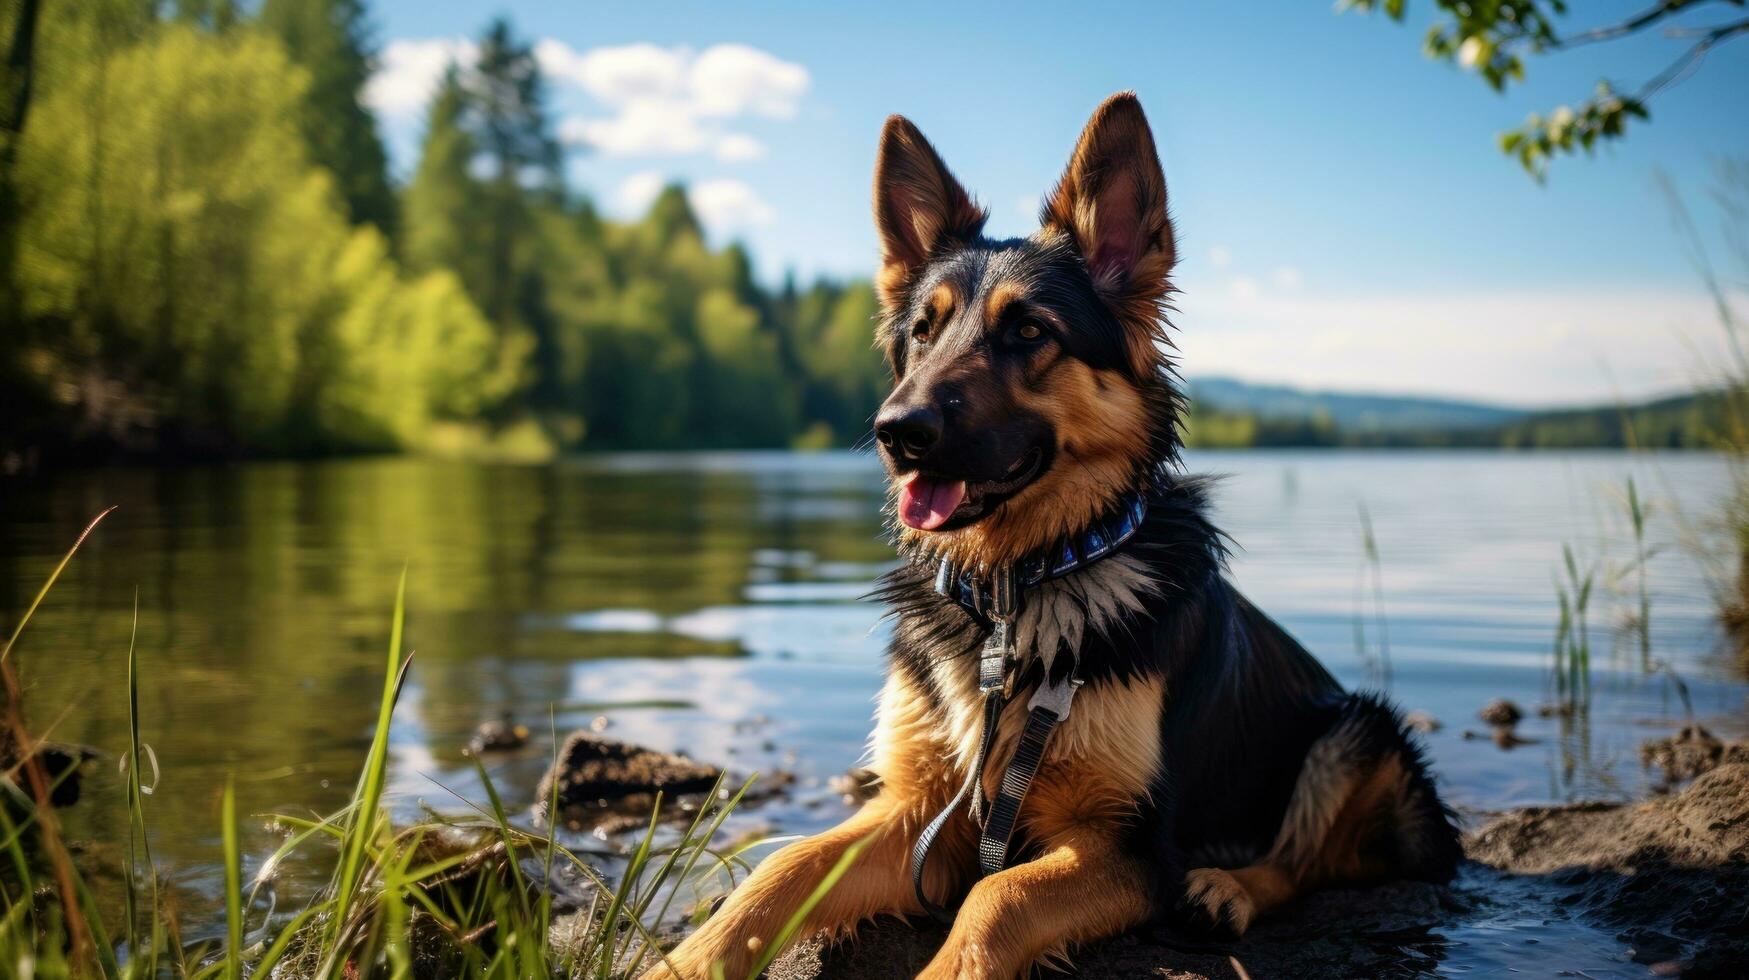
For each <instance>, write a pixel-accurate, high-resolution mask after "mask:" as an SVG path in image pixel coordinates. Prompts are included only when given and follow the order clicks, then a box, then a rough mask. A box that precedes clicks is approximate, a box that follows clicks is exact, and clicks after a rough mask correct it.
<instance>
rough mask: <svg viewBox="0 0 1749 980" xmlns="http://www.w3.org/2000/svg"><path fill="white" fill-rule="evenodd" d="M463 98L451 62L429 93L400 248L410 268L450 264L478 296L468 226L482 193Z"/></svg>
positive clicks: (480, 276) (481, 280) (478, 272)
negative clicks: (473, 171) (474, 173)
mask: <svg viewBox="0 0 1749 980" xmlns="http://www.w3.org/2000/svg"><path fill="white" fill-rule="evenodd" d="M466 102H467V93H466V92H465V91H464V90H463V89H462V84H461V71H460V69H459V68H458V67H457V66H455V65H453V64H452V65H450V66H449V68H448V70H447V71H445V72H444V75H443V80H442V82H440V83H439V84H438V87H437V92H436V94H435V95H433V96H432V99H431V108H430V110H429V111H428V113H427V115H426V122H425V141H424V143H423V145H422V147H421V149H420V153H419V168H418V169H417V170H416V171H414V174H413V182H412V183H411V184H409V185H408V186H407V193H406V199H405V201H404V204H403V207H404V212H405V213H404V215H403V219H404V227H403V239H404V241H403V248H402V251H403V253H404V254H405V255H406V257H407V266H408V268H410V269H412V270H414V271H416V272H430V271H433V270H437V269H449V270H452V271H453V272H455V273H456V274H457V275H459V276H461V279H462V282H463V283H464V284H465V285H466V287H467V289H468V292H469V293H470V294H473V295H476V296H478V295H484V291H485V285H486V284H485V275H484V270H483V268H482V267H480V264H479V263H478V262H477V261H475V260H476V258H477V253H476V252H475V251H474V250H473V248H472V247H471V244H472V243H471V242H470V241H469V230H470V228H472V227H473V226H474V225H475V223H476V222H477V221H478V220H479V219H480V216H481V200H480V199H481V194H480V191H479V188H478V186H477V184H476V182H475V181H474V178H473V176H472V174H471V173H470V172H469V168H470V167H471V166H472V164H473V159H474V153H475V146H474V141H473V138H472V137H471V136H469V135H468V133H467V132H466V131H465V130H463V129H462V115H463V113H464V111H465V108H466Z"/></svg>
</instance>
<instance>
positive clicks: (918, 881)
mask: <svg viewBox="0 0 1749 980" xmlns="http://www.w3.org/2000/svg"><path fill="white" fill-rule="evenodd" d="M1006 700H1007V699H1006V698H1004V697H1003V696H1002V692H1001V691H1000V690H997V691H995V692H994V693H991V694H986V695H985V696H984V736H983V738H982V740H980V742H979V743H978V756H977V758H976V759H975V760H974V761H973V763H972V771H971V772H969V773H967V774H966V781H965V785H963V786H961V787H960V791H959V792H958V793H955V794H954V798H953V799H951V800H949V801H948V803H947V806H944V807H942V808H941V812H940V813H938V814H936V815H935V819H934V820H931V821H929V826H927V827H924V828H923V833H921V834H919V835H918V837H917V843H916V844H915V845H913V846H912V848H911V888H912V890H913V891H915V892H916V893H917V902H918V904H920V905H922V906H923V911H925V912H928V913H929V917H930V918H932V919H934V920H935V921H937V922H941V923H944V924H946V923H952V922H953V913H952V912H950V911H948V910H947V909H945V908H943V907H941V906H940V905H937V904H935V903H934V902H933V901H930V899H929V893H928V892H927V891H925V890H924V888H923V870H924V868H925V866H927V865H928V863H929V849H930V848H932V847H934V846H935V839H936V838H937V837H939V836H941V828H943V827H945V826H947V822H948V820H950V819H952V817H953V815H954V814H955V813H956V812H958V811H959V808H960V806H961V805H962V804H964V803H965V802H966V798H967V797H970V796H972V795H973V794H974V793H977V795H979V796H981V795H982V788H981V786H980V785H979V784H980V783H981V782H982V781H983V777H984V760H985V759H986V758H987V757H988V756H989V754H990V743H991V742H994V741H995V740H996V724H997V722H998V720H999V719H1000V718H1001V717H1002V706H1003V704H1004V703H1006ZM977 808H978V806H977V803H976V802H975V801H974V803H973V805H972V809H973V810H974V811H976V810H977ZM973 819H974V820H975V819H976V815H975V813H974V816H973Z"/></svg>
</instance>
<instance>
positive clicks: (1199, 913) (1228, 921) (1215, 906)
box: [1182, 868, 1257, 936]
mask: <svg viewBox="0 0 1749 980" xmlns="http://www.w3.org/2000/svg"><path fill="white" fill-rule="evenodd" d="M1182 906H1183V907H1184V908H1185V909H1187V910H1189V912H1190V916H1191V918H1192V919H1193V920H1200V924H1202V925H1203V926H1205V927H1208V928H1211V929H1215V930H1217V931H1219V930H1226V931H1228V932H1231V933H1232V934H1233V935H1234V936H1243V935H1244V934H1245V930H1246V929H1249V928H1251V920H1252V919H1254V918H1256V917H1257V903H1256V902H1255V901H1254V900H1252V898H1251V893H1250V892H1248V891H1246V890H1245V886H1244V885H1241V884H1239V881H1238V879H1237V878H1234V877H1233V876H1232V875H1230V874H1228V873H1227V872H1225V871H1222V870H1221V869H1220V868H1198V869H1196V870H1195V871H1192V872H1190V873H1189V874H1187V875H1185V876H1184V899H1183V901H1182Z"/></svg>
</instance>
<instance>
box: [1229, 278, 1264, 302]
mask: <svg viewBox="0 0 1749 980" xmlns="http://www.w3.org/2000/svg"><path fill="white" fill-rule="evenodd" d="M1227 292H1229V293H1231V294H1232V296H1233V299H1234V300H1235V301H1237V302H1240V303H1254V302H1256V301H1257V298H1258V297H1259V296H1261V295H1262V294H1263V288H1262V287H1261V286H1258V285H1257V280H1255V279H1253V278H1251V277H1250V276H1234V277H1233V278H1231V279H1229V280H1227Z"/></svg>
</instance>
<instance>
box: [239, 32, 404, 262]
mask: <svg viewBox="0 0 1749 980" xmlns="http://www.w3.org/2000/svg"><path fill="white" fill-rule="evenodd" d="M260 23H261V26H262V27H263V28H265V29H266V30H268V31H269V32H270V33H272V34H273V35H274V36H275V37H278V38H279V40H280V42H281V43H283V44H284V45H285V47H286V51H287V52H288V53H290V55H291V57H292V60H293V61H295V62H297V63H298V64H299V65H301V66H303V68H304V70H305V71H308V72H309V73H310V88H309V94H308V96H307V97H306V98H305V109H304V112H303V118H302V120H301V121H302V126H303V130H304V138H305V139H306V140H307V141H308V142H309V145H310V156H311V159H312V160H314V162H316V163H317V164H319V165H321V166H323V167H326V168H327V169H328V170H329V172H330V173H332V174H333V175H334V180H335V183H336V184H337V185H338V186H339V189H340V194H341V197H342V198H343V199H344V200H345V202H346V209H347V212H348V214H350V215H351V217H352V220H353V221H354V222H355V223H365V222H368V223H370V224H374V225H376V226H377V227H378V228H380V229H382V230H383V232H384V233H385V234H393V232H394V231H395V225H396V221H395V218H396V215H395V195H394V192H393V191H392V190H391V189H390V187H389V177H388V157H387V155H386V154H385V153H384V151H383V143H382V140H381V139H380V138H379V137H378V135H377V127H376V119H375V117H373V116H372V115H371V113H370V111H369V110H368V109H366V108H365V107H364V105H363V104H362V103H361V102H360V101H359V100H360V97H361V95H362V93H363V91H364V86H365V83H366V82H368V81H369V80H370V74H371V61H372V58H373V56H374V52H373V51H372V50H371V43H370V28H369V25H368V23H367V22H366V18H365V10H364V3H363V2H362V0H266V3H264V4H263V5H262V7H261V19H260Z"/></svg>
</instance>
